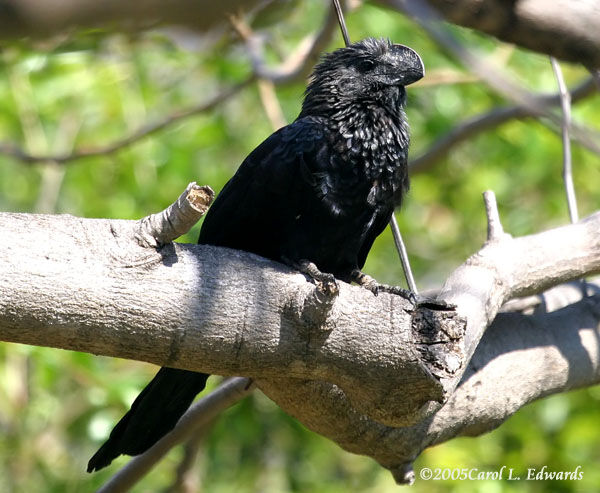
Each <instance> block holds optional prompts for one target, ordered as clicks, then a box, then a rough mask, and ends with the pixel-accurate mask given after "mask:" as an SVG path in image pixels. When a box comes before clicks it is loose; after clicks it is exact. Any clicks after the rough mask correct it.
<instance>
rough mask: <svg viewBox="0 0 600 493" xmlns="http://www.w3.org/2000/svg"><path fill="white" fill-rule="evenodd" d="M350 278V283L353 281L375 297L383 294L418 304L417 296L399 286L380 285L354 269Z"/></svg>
mask: <svg viewBox="0 0 600 493" xmlns="http://www.w3.org/2000/svg"><path fill="white" fill-rule="evenodd" d="M350 276H351V278H352V281H354V282H355V283H356V284H358V285H359V286H362V287H363V288H365V289H368V290H369V291H371V293H373V294H374V295H375V296H377V295H378V294H379V293H382V292H385V293H390V294H396V295H398V296H402V297H403V298H404V299H406V300H408V301H410V302H411V303H412V304H414V305H416V304H417V302H418V297H417V295H416V294H415V293H413V292H412V291H409V290H408V289H404V288H401V287H400V286H390V285H388V284H382V283H380V282H378V281H377V280H376V279H374V278H372V277H371V276H370V275H368V274H365V273H364V272H363V271H361V270H360V269H354V270H353V271H352V272H351V273H350Z"/></svg>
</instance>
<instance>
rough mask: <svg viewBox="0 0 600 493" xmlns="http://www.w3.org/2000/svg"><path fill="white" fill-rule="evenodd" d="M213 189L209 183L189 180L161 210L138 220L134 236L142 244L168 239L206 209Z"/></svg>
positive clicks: (148, 245)
mask: <svg viewBox="0 0 600 493" xmlns="http://www.w3.org/2000/svg"><path fill="white" fill-rule="evenodd" d="M214 196H215V192H213V190H212V188H210V187H209V186H207V185H205V186H199V185H197V184H196V182H192V183H190V184H189V185H188V186H187V188H186V189H185V191H184V192H183V193H182V194H181V195H180V196H179V198H178V199H177V200H176V201H175V202H174V203H173V204H171V205H170V206H169V207H167V208H166V209H165V210H164V211H162V212H158V213H156V214H151V215H149V216H146V217H144V218H142V219H140V220H139V221H138V225H137V229H136V232H135V239H136V241H137V242H138V244H139V245H140V246H141V247H143V248H156V247H159V246H162V245H165V244H167V243H171V242H172V241H173V240H175V239H176V238H179V237H180V236H181V235H184V234H185V233H187V232H188V231H189V230H190V229H191V228H192V226H194V224H196V223H197V222H198V220H199V219H200V218H201V217H202V216H203V215H204V214H205V213H206V211H207V210H208V207H209V206H210V204H211V202H212V201H213V198H214Z"/></svg>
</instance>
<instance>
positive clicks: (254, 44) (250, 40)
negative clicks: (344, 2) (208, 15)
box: [229, 7, 337, 85]
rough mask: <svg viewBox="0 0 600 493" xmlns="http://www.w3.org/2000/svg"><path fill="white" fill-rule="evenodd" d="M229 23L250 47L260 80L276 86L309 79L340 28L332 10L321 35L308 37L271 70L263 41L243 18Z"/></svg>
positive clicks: (232, 18) (250, 54) (251, 57)
mask: <svg viewBox="0 0 600 493" xmlns="http://www.w3.org/2000/svg"><path fill="white" fill-rule="evenodd" d="M229 21H230V23H231V26H232V27H233V29H234V30H235V31H236V32H237V34H238V35H239V36H240V38H241V39H242V40H243V41H244V42H245V44H246V49H247V51H248V56H249V57H250V61H251V63H252V70H253V72H254V75H255V76H256V77H257V78H259V79H265V80H270V81H271V82H273V84H276V85H279V84H286V83H289V82H293V81H295V80H297V79H299V78H301V77H304V76H306V75H307V74H308V72H309V71H310V69H311V68H312V66H313V65H314V64H315V62H316V61H317V59H318V57H319V55H320V54H321V52H322V51H323V50H324V49H325V47H326V46H327V44H328V43H329V41H330V40H331V37H332V36H333V33H334V32H335V28H336V26H337V18H336V14H335V9H334V8H333V7H332V8H331V9H329V12H328V14H327V16H326V17H325V21H324V22H323V25H322V27H321V29H320V30H319V31H318V32H317V33H310V34H308V35H307V36H306V37H305V38H304V39H303V40H302V41H300V43H299V44H298V47H297V48H296V50H295V51H294V52H293V53H292V54H291V55H290V56H289V57H288V58H287V59H286V60H285V61H283V62H282V63H281V64H279V65H278V66H277V67H269V66H268V65H267V63H266V61H265V57H264V54H263V49H262V43H261V40H260V39H259V37H258V36H256V35H255V34H254V33H253V32H252V31H251V30H250V29H249V27H248V26H247V25H246V23H244V22H243V21H242V19H240V18H239V17H235V16H230V17H229Z"/></svg>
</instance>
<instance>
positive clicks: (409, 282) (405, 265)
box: [390, 213, 419, 294]
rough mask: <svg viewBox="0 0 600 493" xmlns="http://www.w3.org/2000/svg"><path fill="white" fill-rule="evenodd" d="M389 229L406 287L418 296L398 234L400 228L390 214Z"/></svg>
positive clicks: (400, 236)
mask: <svg viewBox="0 0 600 493" xmlns="http://www.w3.org/2000/svg"><path fill="white" fill-rule="evenodd" d="M390 229H391V230H392V235H393V237H394V244H395V245H396V250H397V251H398V256H399V257H400V262H401V263H402V270H404V277H405V278H406V285H407V286H408V289H410V290H411V291H412V292H413V293H415V294H419V291H418V290H417V283H416V282H415V277H414V276H413V273H412V269H411V267H410V262H409V260H408V252H407V251H406V246H405V245H404V240H403V239H402V235H401V234H400V228H399V227H398V222H397V221H396V215H395V214H394V213H392V218H391V219H390Z"/></svg>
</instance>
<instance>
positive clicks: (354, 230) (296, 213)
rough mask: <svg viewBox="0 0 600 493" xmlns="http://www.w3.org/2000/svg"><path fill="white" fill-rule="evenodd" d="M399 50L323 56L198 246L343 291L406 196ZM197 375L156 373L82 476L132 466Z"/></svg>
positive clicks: (197, 384) (411, 62)
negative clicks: (255, 259) (297, 104)
mask: <svg viewBox="0 0 600 493" xmlns="http://www.w3.org/2000/svg"><path fill="white" fill-rule="evenodd" d="M423 73H424V69H423V64H422V61H421V59H420V58H419V56H418V55H417V54H416V53H415V52H414V51H413V50H411V49H410V48H407V47H405V46H402V45H396V44H392V43H390V42H389V41H387V40H383V39H374V38H368V39H365V40H363V41H360V42H358V43H354V44H352V45H350V46H348V47H345V48H341V49H338V50H336V51H334V52H332V53H329V54H327V55H325V56H324V57H323V59H322V61H321V62H320V63H319V64H318V65H317V67H316V68H315V70H314V73H313V75H312V77H311V80H310V82H309V85H308V87H307V89H306V93H305V98H304V102H303V105H302V111H301V112H300V115H299V116H298V118H297V119H296V120H295V121H294V122H293V123H291V124H290V125H287V126H286V127H283V128H282V129H280V130H278V131H277V132H275V133H273V134H272V135H271V136H270V137H269V138H267V139H266V140H265V141H264V142H263V143H262V144H260V145H259V146H258V147H257V148H256V149H255V150H254V151H252V153H250V155H249V156H248V157H247V158H246V159H245V160H244V162H243V163H242V165H241V166H240V168H239V169H238V171H237V173H236V174H235V175H234V176H233V178H231V180H230V181H229V182H228V183H227V184H226V185H225V187H224V188H223V190H222V191H221V193H220V194H219V196H218V197H217V199H216V200H215V202H214V204H213V205H212V207H211V208H210V210H209V211H208V214H207V215H206V218H205V220H204V223H203V225H202V229H201V232H200V238H199V241H198V242H199V243H202V244H210V245H216V246H224V247H229V248H235V249H239V250H245V251H248V252H253V253H255V254H258V255H261V256H263V257H267V258H270V259H273V260H276V261H281V262H285V263H291V264H292V265H297V264H299V263H300V262H302V261H310V262H313V263H314V264H316V266H317V267H318V269H319V270H320V271H322V272H327V273H331V274H333V275H335V277H336V278H338V279H341V280H343V281H347V282H350V281H351V280H352V279H353V275H354V273H355V272H356V271H357V270H358V269H361V268H362V267H363V265H364V263H365V260H366V258H367V254H368V253H369V250H370V249H371V246H372V245H373V241H374V240H375V238H376V237H377V236H378V235H379V234H380V233H381V232H382V231H383V230H384V228H385V226H386V225H387V223H388V222H389V220H390V218H391V215H392V212H393V210H394V208H395V207H397V206H399V205H400V203H401V201H402V198H403V195H404V194H405V192H406V191H407V189H408V173H407V153H408V146H409V134H408V125H407V123H406V118H405V115H404V110H403V108H404V103H405V98H406V92H405V89H404V86H406V85H408V84H411V83H412V82H415V81H417V80H419V79H420V78H421V77H422V76H423ZM206 378H208V375H205V374H201V373H195V372H189V371H183V370H174V369H170V368H162V369H161V370H160V371H159V372H158V374H157V375H156V377H155V378H154V379H153V380H152V382H150V384H149V385H148V386H147V387H146V388H145V389H144V390H143V391H142V393H141V394H140V395H139V396H138V398H137V399H136V400H135V402H134V403H133V405H132V407H131V410H130V411H129V412H128V413H127V414H126V415H125V416H124V417H123V418H122V419H121V421H120V422H119V423H118V424H117V426H116V427H115V428H114V430H113V431H112V433H111V435H110V437H109V439H108V441H107V442H106V443H105V444H104V445H103V446H102V447H101V448H100V450H99V451H98V452H97V453H96V455H94V457H92V459H91V460H90V462H89V464H88V471H93V470H97V469H100V468H102V467H104V466H106V465H108V464H110V462H111V461H112V460H113V459H114V458H115V457H117V456H118V455H120V454H132V455H135V454H139V453H141V452H143V451H144V450H146V449H147V448H149V447H150V446H151V445H152V444H153V443H154V442H156V441H157V440H158V439H160V438H161V437H162V436H163V435H164V434H166V433H167V432H168V431H169V430H170V429H172V428H173V426H174V425H175V423H176V422H177V420H178V419H179V417H180V416H181V415H182V414H183V413H184V412H185V410H186V409H187V407H188V406H189V405H190V403H191V402H192V400H193V399H194V397H195V396H196V394H197V393H198V392H200V391H201V390H202V389H203V388H204V385H205V383H206Z"/></svg>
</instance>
